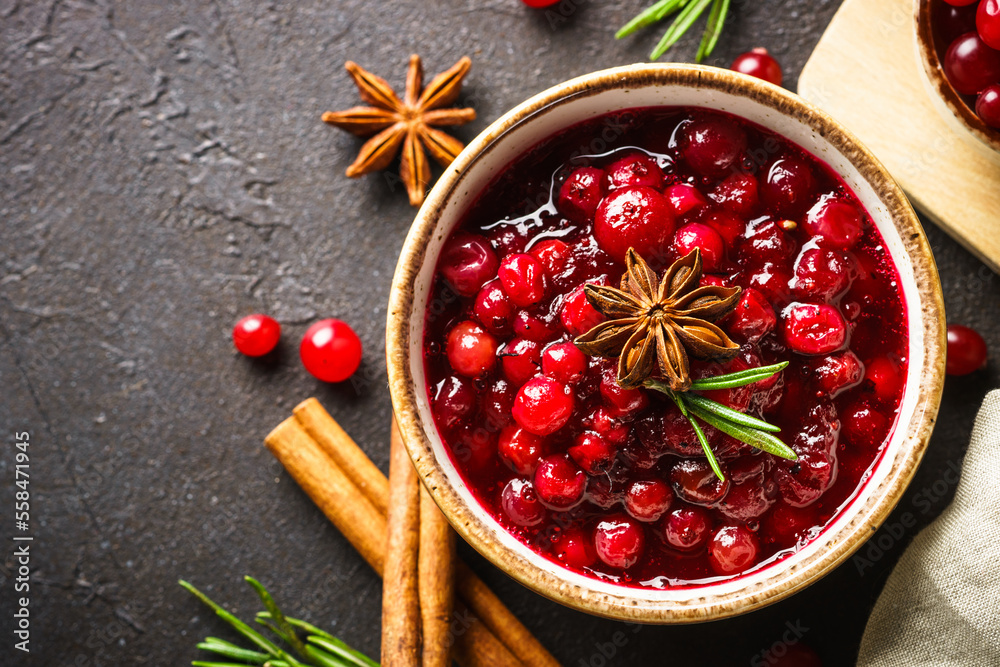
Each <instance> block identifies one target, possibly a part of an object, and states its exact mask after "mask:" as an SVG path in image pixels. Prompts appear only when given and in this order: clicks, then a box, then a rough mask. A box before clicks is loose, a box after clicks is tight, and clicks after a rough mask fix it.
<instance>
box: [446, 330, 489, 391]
mask: <svg viewBox="0 0 1000 667" xmlns="http://www.w3.org/2000/svg"><path fill="white" fill-rule="evenodd" d="M445 353H446V354H447V355H448V363H449V364H451V367H452V368H454V369H455V372H456V373H458V374H459V375H464V376H465V377H470V378H474V377H479V376H480V375H485V374H486V373H488V372H489V371H491V370H493V367H494V366H495V365H496V363H497V340H496V338H494V337H493V336H491V335H490V334H488V333H486V331H485V330H484V329H483V328H482V327H480V326H479V325H478V324H476V323H475V322H473V321H472V320H466V321H465V322H459V323H458V324H456V325H455V326H454V327H452V329H451V331H449V332H448V339H447V343H446V344H445Z"/></svg>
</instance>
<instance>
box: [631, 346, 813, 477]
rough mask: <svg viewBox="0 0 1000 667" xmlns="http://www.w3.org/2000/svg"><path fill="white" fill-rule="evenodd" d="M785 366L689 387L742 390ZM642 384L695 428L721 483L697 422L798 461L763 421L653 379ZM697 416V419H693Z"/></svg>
mask: <svg viewBox="0 0 1000 667" xmlns="http://www.w3.org/2000/svg"><path fill="white" fill-rule="evenodd" d="M786 366H788V362H787V361H784V362H782V363H780V364H773V365H771V366H761V367H759V368H750V369H747V370H744V371H739V372H736V373H727V374H725V375H716V376H715V377H710V378H704V379H701V380H695V381H694V382H693V383H692V384H691V390H693V391H712V390H715V389H733V388H736V387H743V386H746V385H748V384H753V383H754V382H759V381H761V380H765V379H767V378H769V377H771V376H772V375H774V374H775V373H780V372H781V371H782V370H784V369H785V367H786ZM644 385H645V386H646V387H648V388H649V389H654V390H656V391H659V392H662V393H664V394H666V395H667V396H669V397H670V398H671V400H673V402H674V403H675V404H676V405H677V408H678V409H679V410H680V411H681V414H682V415H684V417H685V418H686V419H687V420H688V421H689V422H690V423H691V428H693V429H694V434H695V437H697V438H698V443H699V444H701V448H702V449H703V450H704V451H705V457H706V458H707V459H708V464H709V465H710V466H711V467H712V472H714V473H715V476H716V477H718V478H719V479H721V480H724V479H725V476H724V475H723V474H722V469H721V468H720V467H719V462H718V461H717V460H716V458H715V453H714V452H713V451H712V448H711V447H710V446H709V444H708V438H706V437H705V432H704V431H703V430H702V428H701V425H700V424H699V423H698V420H701V421H703V422H705V423H706V424H708V425H709V426H713V427H715V428H716V429H718V430H720V431H722V432H723V433H725V434H727V435H730V436H732V437H734V438H736V439H737V440H739V441H740V442H745V443H746V444H748V445H750V446H751V447H756V448H757V449H760V450H762V451H765V452H767V453H768V454H773V455H774V456H780V457H781V458H783V459H790V460H792V461H794V460H796V459H798V458H799V457H798V455H797V454H796V453H795V452H794V451H793V450H792V448H790V447H789V446H788V445H786V444H785V443H783V442H782V441H781V440H779V439H778V438H777V437H775V435H774V434H775V433H779V432H780V431H781V429H780V428H778V427H777V426H774V425H773V424H769V423H767V422H766V421H764V420H763V419H758V418H756V417H752V416H750V415H747V414H744V413H742V412H737V411H736V410H733V409H732V408H728V407H726V406H725V405H722V404H721V403H719V402H717V401H713V400H711V399H709V398H705V397H704V396H699V395H698V394H693V393H690V392H679V391H674V390H672V389H670V387H669V386H667V385H666V384H665V383H663V382H661V381H659V380H656V379H649V380H646V382H645V383H644ZM696 417H697V419H695V418H696Z"/></svg>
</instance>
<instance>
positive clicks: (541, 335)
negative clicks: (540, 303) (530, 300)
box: [514, 309, 561, 343]
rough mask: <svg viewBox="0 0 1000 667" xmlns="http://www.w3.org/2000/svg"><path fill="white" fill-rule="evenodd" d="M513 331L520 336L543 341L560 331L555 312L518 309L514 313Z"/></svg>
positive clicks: (555, 336)
mask: <svg viewBox="0 0 1000 667" xmlns="http://www.w3.org/2000/svg"><path fill="white" fill-rule="evenodd" d="M514 333H515V334H516V335H518V336H520V337H521V338H527V339H528V340H533V341H535V342H536V343H544V342H547V341H550V340H553V339H554V338H557V337H558V336H559V334H560V333H561V327H560V326H559V318H558V316H557V314H556V313H551V312H548V311H539V310H538V309H535V310H534V311H531V310H519V311H517V314H516V315H514Z"/></svg>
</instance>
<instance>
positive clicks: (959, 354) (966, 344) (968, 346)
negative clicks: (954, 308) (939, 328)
mask: <svg viewBox="0 0 1000 667" xmlns="http://www.w3.org/2000/svg"><path fill="white" fill-rule="evenodd" d="M981 368H986V341H984V340H983V337H982V336H980V335H979V334H978V333H976V331H975V330H973V329H970V328H969V327H964V326H962V325H961V324H949V325H948V353H947V362H946V364H945V370H946V371H947V373H948V375H968V374H969V373H972V372H974V371H978V370H980V369H981Z"/></svg>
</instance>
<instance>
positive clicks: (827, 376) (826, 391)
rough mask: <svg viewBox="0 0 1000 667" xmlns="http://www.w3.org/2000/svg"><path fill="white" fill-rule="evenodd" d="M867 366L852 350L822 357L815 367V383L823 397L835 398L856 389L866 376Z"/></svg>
mask: <svg viewBox="0 0 1000 667" xmlns="http://www.w3.org/2000/svg"><path fill="white" fill-rule="evenodd" d="M864 373H865V366H864V364H862V363H861V360H860V359H858V355H856V354H854V353H853V352H851V351H850V350H846V351H844V352H840V353H839V354H833V355H830V356H828V357H822V358H821V359H820V360H819V362H818V363H817V364H816V365H815V366H814V367H813V381H814V382H815V383H816V389H817V391H818V392H819V393H821V394H822V395H823V396H826V397H829V398H833V397H835V396H836V395H837V394H840V393H841V392H843V391H845V390H847V389H850V388H851V387H854V386H855V385H857V384H858V383H859V382H861V378H862V377H863V376H864Z"/></svg>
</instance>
